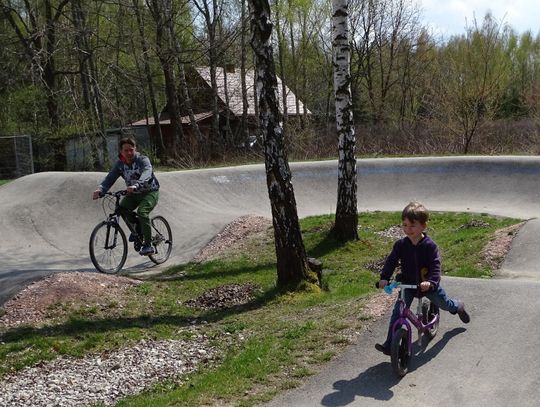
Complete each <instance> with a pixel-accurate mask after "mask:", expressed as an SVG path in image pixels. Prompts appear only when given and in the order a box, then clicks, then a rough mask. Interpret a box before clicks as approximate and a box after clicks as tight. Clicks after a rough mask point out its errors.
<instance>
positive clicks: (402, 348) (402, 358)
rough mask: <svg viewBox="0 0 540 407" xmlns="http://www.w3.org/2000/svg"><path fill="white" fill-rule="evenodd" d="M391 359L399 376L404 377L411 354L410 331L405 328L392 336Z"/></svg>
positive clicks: (393, 367)
mask: <svg viewBox="0 0 540 407" xmlns="http://www.w3.org/2000/svg"><path fill="white" fill-rule="evenodd" d="M390 360H391V362H392V369H393V370H394V373H395V374H396V375H397V376H398V377H403V376H405V375H406V374H407V372H408V371H409V363H410V361H411V354H410V353H409V338H408V332H407V330H406V329H404V328H400V329H398V330H397V331H396V333H395V334H394V336H393V338H392V345H391V347H390Z"/></svg>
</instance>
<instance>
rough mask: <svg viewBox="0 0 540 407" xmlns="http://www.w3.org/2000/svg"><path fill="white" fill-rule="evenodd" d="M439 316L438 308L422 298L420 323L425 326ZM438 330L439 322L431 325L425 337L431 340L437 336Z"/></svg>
mask: <svg viewBox="0 0 540 407" xmlns="http://www.w3.org/2000/svg"><path fill="white" fill-rule="evenodd" d="M437 314H439V307H437V306H436V305H435V304H433V303H432V302H431V301H429V300H428V299H427V298H425V297H424V298H422V323H423V324H424V325H427V324H428V323H429V322H431V321H433V319H434V318H435V317H436V316H437ZM438 329H439V322H437V323H436V324H433V326H432V327H431V328H430V329H428V330H426V336H427V337H428V338H429V339H430V340H431V339H433V338H434V337H435V335H437V330H438Z"/></svg>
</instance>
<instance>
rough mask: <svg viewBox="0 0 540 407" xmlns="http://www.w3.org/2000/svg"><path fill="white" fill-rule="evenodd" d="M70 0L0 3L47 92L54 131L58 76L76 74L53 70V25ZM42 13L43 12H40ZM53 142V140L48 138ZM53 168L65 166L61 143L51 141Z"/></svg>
mask: <svg viewBox="0 0 540 407" xmlns="http://www.w3.org/2000/svg"><path fill="white" fill-rule="evenodd" d="M69 2H70V0H62V1H60V2H58V4H53V2H52V1H50V0H45V1H43V2H42V4H41V8H38V7H37V6H32V5H31V4H30V3H29V2H27V1H26V2H24V5H23V6H22V8H19V6H20V4H19V2H16V3H13V2H12V1H10V0H6V1H2V2H1V3H0V5H1V7H2V11H3V13H4V16H5V18H6V19H7V20H8V21H9V23H10V25H11V27H12V29H13V30H14V32H15V34H16V35H17V38H18V39H19V41H20V43H21V45H22V47H23V50H24V53H25V55H26V57H27V58H28V61H29V65H30V66H31V68H32V70H35V71H36V72H38V75H37V76H38V77H39V79H40V81H41V85H42V86H43V89H44V90H45V93H46V95H47V101H46V105H47V112H48V116H49V122H50V127H51V128H52V129H53V133H55V132H56V131H57V130H58V129H59V128H60V111H59V103H58V93H59V92H58V86H59V85H58V77H59V76H60V75H64V74H77V73H78V71H72V72H66V71H61V70H59V69H57V66H56V54H57V51H58V49H57V47H58V42H57V28H58V24H59V20H60V18H61V17H62V16H63V12H64V8H65V7H66V5H67V4H68V3H69ZM41 13H43V15H40V14H41ZM51 141H53V140H51ZM54 142H55V143H54V145H53V148H54V169H55V170H63V169H64V165H65V151H64V146H63V143H61V142H58V140H54Z"/></svg>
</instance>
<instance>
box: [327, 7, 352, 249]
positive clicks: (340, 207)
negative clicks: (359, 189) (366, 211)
mask: <svg viewBox="0 0 540 407" xmlns="http://www.w3.org/2000/svg"><path fill="white" fill-rule="evenodd" d="M332 9H333V15H332V33H333V37H334V38H333V42H332V45H333V49H334V90H335V94H336V126H337V134H338V140H339V142H338V152H339V163H338V199H337V205H336V220H335V225H334V233H335V235H336V237H337V238H338V239H339V240H342V241H346V240H353V239H358V230H357V228H358V209H357V203H356V200H357V198H356V158H355V156H354V150H355V144H356V139H355V135H354V126H353V113H352V102H351V76H350V70H349V69H350V68H349V59H350V49H349V27H348V18H349V14H348V0H332Z"/></svg>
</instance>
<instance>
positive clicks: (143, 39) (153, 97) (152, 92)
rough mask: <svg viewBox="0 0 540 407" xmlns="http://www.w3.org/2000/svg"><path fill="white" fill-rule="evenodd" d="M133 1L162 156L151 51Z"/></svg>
mask: <svg viewBox="0 0 540 407" xmlns="http://www.w3.org/2000/svg"><path fill="white" fill-rule="evenodd" d="M132 1H133V10H134V11H135V16H136V18H137V26H138V27H139V35H140V39H141V48H142V52H143V65H144V74H145V77H146V85H147V86H148V93H149V96H150V105H151V107H152V116H154V126H155V128H156V131H157V146H158V152H159V154H160V155H161V156H163V155H164V154H165V151H166V149H165V144H164V143H163V133H162V132H161V124H160V123H159V111H158V107H157V102H156V94H155V90H154V79H153V78H152V72H151V70H150V58H149V49H148V44H147V43H146V36H145V32H144V20H143V18H142V15H141V10H140V8H139V0H132Z"/></svg>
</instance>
